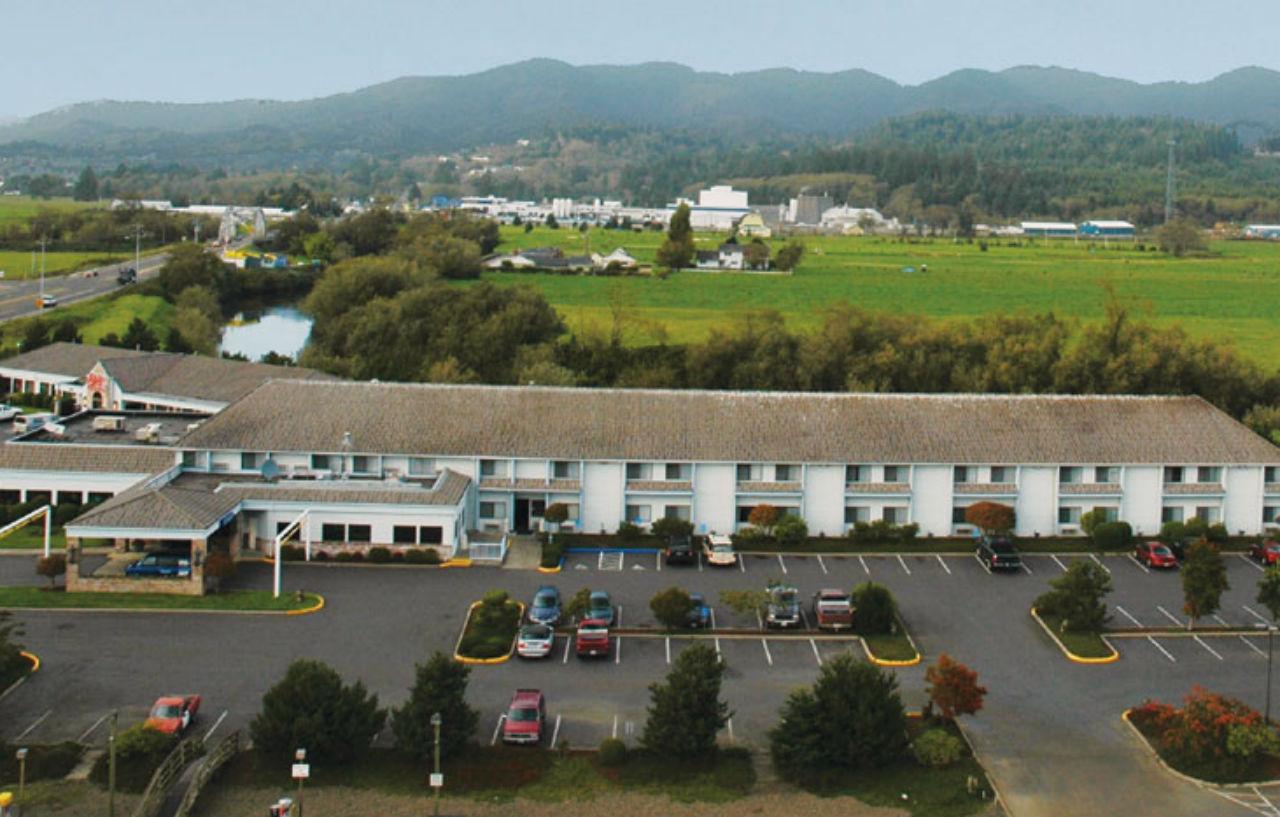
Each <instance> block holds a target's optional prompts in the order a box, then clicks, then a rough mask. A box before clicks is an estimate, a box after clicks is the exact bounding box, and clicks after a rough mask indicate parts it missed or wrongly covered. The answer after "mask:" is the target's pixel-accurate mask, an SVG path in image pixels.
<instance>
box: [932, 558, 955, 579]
mask: <svg viewBox="0 0 1280 817" xmlns="http://www.w3.org/2000/svg"><path fill="white" fill-rule="evenodd" d="M933 558H935V559H937V560H938V564H940V565H942V569H943V570H945V571H947V575H948V576H950V575H951V568H949V567H947V560H946V559H943V558H942V556H941V555H939V554H937V553H935V554H933Z"/></svg>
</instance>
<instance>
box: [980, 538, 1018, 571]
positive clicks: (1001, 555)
mask: <svg viewBox="0 0 1280 817" xmlns="http://www.w3.org/2000/svg"><path fill="white" fill-rule="evenodd" d="M978 559H979V560H980V561H981V562H982V563H983V564H984V565H986V566H987V567H988V568H990V569H991V570H1017V569H1019V568H1021V567H1022V557H1021V556H1019V555H1018V549H1017V548H1016V547H1014V546H1013V542H1012V541H1011V540H1010V539H1009V538H1008V537H1006V536H984V537H983V538H982V541H981V542H979V543H978Z"/></svg>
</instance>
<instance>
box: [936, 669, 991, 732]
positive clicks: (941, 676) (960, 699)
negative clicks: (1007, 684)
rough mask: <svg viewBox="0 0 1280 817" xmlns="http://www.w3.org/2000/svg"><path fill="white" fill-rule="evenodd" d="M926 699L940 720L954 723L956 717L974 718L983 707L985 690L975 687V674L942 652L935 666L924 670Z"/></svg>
mask: <svg viewBox="0 0 1280 817" xmlns="http://www.w3.org/2000/svg"><path fill="white" fill-rule="evenodd" d="M924 680H925V681H926V682H927V683H928V684H929V687H928V690H927V691H928V693H929V700H930V702H932V703H933V705H934V706H935V707H937V709H938V712H940V713H941V714H942V717H944V718H946V719H947V720H949V721H953V720H955V719H956V717H957V716H959V715H974V714H977V712H978V710H979V709H981V708H982V699H983V697H984V696H985V695H986V694H987V688H986V687H984V686H980V685H979V684H978V673H976V672H974V671H973V670H971V669H969V668H968V667H966V666H965V665H964V664H961V663H960V662H959V661H956V660H955V659H953V658H952V657H951V656H949V655H947V654H946V653H945V652H944V653H943V654H942V655H940V656H938V663H936V664H934V665H933V666H931V667H929V668H928V669H927V670H925V673H924Z"/></svg>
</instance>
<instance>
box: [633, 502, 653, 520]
mask: <svg viewBox="0 0 1280 817" xmlns="http://www.w3.org/2000/svg"><path fill="white" fill-rule="evenodd" d="M651 519H653V506H651V505H628V506H627V521H628V522H631V523H633V524H636V525H645V524H648V523H649V521H650V520H651Z"/></svg>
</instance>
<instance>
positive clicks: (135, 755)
mask: <svg viewBox="0 0 1280 817" xmlns="http://www.w3.org/2000/svg"><path fill="white" fill-rule="evenodd" d="M177 743H178V738H177V736H176V735H166V734H165V733H164V732H160V731H158V730H155V729H147V728H145V727H144V726H143V725H142V724H140V723H139V724H135V725H133V726H130V727H129V728H128V729H126V730H124V731H123V732H121V733H120V734H118V735H116V786H117V787H118V788H119V789H121V790H122V791H133V792H140V791H142V790H143V789H145V788H146V787H147V784H148V783H150V782H151V776H152V775H153V774H155V771H156V767H158V766H159V765H160V764H161V763H163V762H164V759H165V758H166V757H168V756H169V753H170V752H172V751H173V747H174V746H176V745H177ZM299 745H302V744H299ZM109 763H110V761H109V760H108V758H107V754H106V753H105V752H104V753H103V755H102V757H100V758H98V759H97V761H95V762H94V764H93V768H92V769H90V770H89V779H90V780H92V781H93V782H94V783H97V784H98V785H99V786H106V785H107V778H108V776H109V773H110V768H109Z"/></svg>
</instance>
